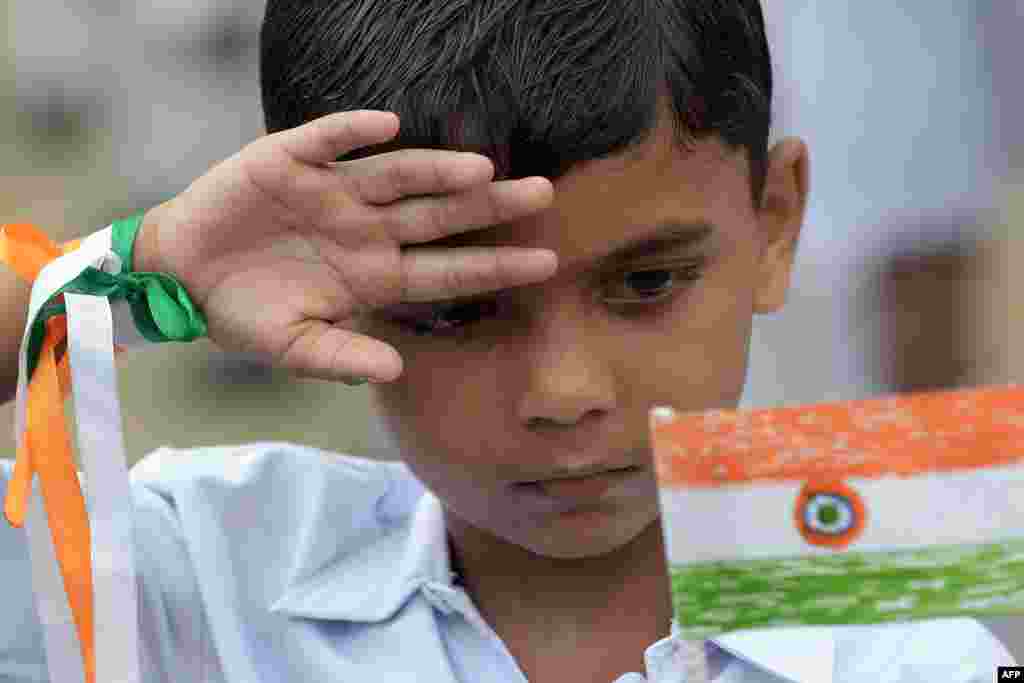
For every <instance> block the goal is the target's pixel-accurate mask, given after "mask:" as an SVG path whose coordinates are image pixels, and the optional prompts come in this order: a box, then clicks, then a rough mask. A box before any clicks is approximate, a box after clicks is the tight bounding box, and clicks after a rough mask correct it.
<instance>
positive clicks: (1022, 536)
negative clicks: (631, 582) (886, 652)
mask: <svg viewBox="0 0 1024 683" xmlns="http://www.w3.org/2000/svg"><path fill="white" fill-rule="evenodd" d="M650 424H651V436H652V446H653V449H654V459H655V469H656V472H657V476H658V487H659V488H658V495H659V501H660V504H661V511H662V523H663V529H664V534H665V543H666V552H667V555H668V563H669V567H670V573H671V577H672V594H673V600H674V603H675V612H676V617H677V619H678V620H679V623H680V624H681V625H682V627H683V628H684V629H685V630H687V631H688V632H689V633H690V634H691V635H692V636H694V637H710V636H712V635H716V634H719V633H722V632H726V631H733V630H739V629H746V628H761V627H773V626H788V625H798V624H871V623H879V622H885V621H910V620H914V619H928V618H938V617H949V616H994V615H1003V616H1005V615H1024V388H1022V387H1019V386H1003V387H985V388H976V389H964V390H959V391H944V392H930V393H919V394H904V395H897V396H893V397H886V398H878V399H868V400H861V401H850V402H842V403H839V402H836V403H823V404H817V405H806V406H797V407H785V408H772V409H762V410H749V411H710V412H703V413H689V414H683V413H680V412H676V411H673V410H672V409H670V408H661V407H659V408H655V409H653V410H652V411H651V422H650Z"/></svg>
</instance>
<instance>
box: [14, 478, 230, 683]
mask: <svg viewBox="0 0 1024 683" xmlns="http://www.w3.org/2000/svg"><path fill="white" fill-rule="evenodd" d="M12 469H13V461H9V460H0V500H3V499H4V498H6V495H7V482H8V481H9V480H10V478H11V472H12ZM132 496H133V505H134V508H135V509H134V523H135V570H136V582H137V586H138V603H139V606H138V609H139V613H138V614H137V615H136V617H137V618H138V620H139V622H138V623H139V645H140V653H139V657H140V662H139V664H140V673H141V677H142V680H144V681H147V683H150V682H152V683H171V682H172V681H175V682H177V681H197V682H199V683H204V682H205V681H214V680H219V676H220V674H219V669H218V664H217V660H216V657H215V656H214V653H213V647H212V643H211V642H210V638H209V628H208V624H207V618H206V615H205V614H204V611H203V608H202V601H201V599H200V594H199V589H198V583H197V581H196V576H195V572H194V570H193V568H192V564H191V562H190V560H189V557H188V553H187V552H186V548H185V543H184V540H183V537H182V534H181V529H180V526H179V524H178V522H177V519H176V515H175V511H174V509H173V507H172V505H171V504H170V502H169V501H168V500H166V499H165V498H163V497H161V496H160V495H158V494H157V493H156V492H154V491H153V490H151V489H150V488H149V487H147V486H145V485H144V484H140V483H135V482H133V485H132ZM0 605H3V609H2V613H3V618H0V683H48V682H49V675H48V672H47V669H46V651H45V648H44V644H43V633H42V627H41V625H40V622H39V617H38V614H37V612H36V606H35V596H34V593H33V590H32V577H31V564H30V560H29V553H28V542H27V538H26V534H25V531H24V529H18V528H14V527H12V526H11V525H10V524H8V523H7V521H6V520H3V519H0Z"/></svg>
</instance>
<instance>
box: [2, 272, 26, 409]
mask: <svg viewBox="0 0 1024 683" xmlns="http://www.w3.org/2000/svg"><path fill="white" fill-rule="evenodd" d="M31 293H32V285H31V284H30V283H28V282H25V281H24V280H22V279H21V278H19V277H18V276H17V275H16V274H15V272H14V271H13V270H11V268H10V267H9V266H7V265H6V264H2V265H0V402H2V403H7V402H8V401H10V400H12V399H13V398H14V395H15V393H16V392H17V388H18V349H19V348H20V347H21V336H22V334H23V333H24V331H25V319H26V318H27V317H28V302H29V297H30V296H31Z"/></svg>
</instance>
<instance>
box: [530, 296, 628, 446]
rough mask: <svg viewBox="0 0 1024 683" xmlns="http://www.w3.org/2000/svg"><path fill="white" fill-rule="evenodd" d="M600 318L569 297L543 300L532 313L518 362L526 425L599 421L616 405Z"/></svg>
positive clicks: (555, 425)
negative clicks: (593, 316) (599, 325)
mask: <svg viewBox="0 0 1024 683" xmlns="http://www.w3.org/2000/svg"><path fill="white" fill-rule="evenodd" d="M598 324H599V321H596V320H592V319H589V318H588V316H587V315H586V310H585V307H584V305H583V303H582V302H579V301H575V300H574V299H573V298H572V297H560V300H559V301H553V300H550V299H549V300H548V302H547V303H546V304H544V305H542V306H541V307H540V310H539V311H538V313H537V314H536V315H535V316H533V318H532V320H531V322H530V327H529V330H528V331H527V334H526V335H525V338H524V341H523V345H524V346H523V348H522V351H523V352H522V357H521V358H520V363H517V364H516V368H517V372H521V373H522V374H521V375H520V377H519V378H513V382H518V383H519V384H518V386H520V387H521V390H520V391H521V394H520V397H519V402H518V411H519V418H520V420H521V421H522V423H523V424H524V425H525V426H526V427H527V428H528V429H531V430H543V429H550V428H554V429H558V428H560V427H563V428H564V427H576V428H579V426H580V425H581V424H582V423H583V422H584V421H586V422H594V421H597V422H600V418H601V417H602V416H605V415H607V414H608V413H609V412H611V411H612V410H613V408H614V407H615V383H614V381H613V373H612V372H611V369H610V366H609V359H608V358H607V354H606V353H605V351H604V349H603V348H602V347H603V346H604V344H603V343H602V342H603V338H602V336H601V334H600V330H598V329H597V325H598Z"/></svg>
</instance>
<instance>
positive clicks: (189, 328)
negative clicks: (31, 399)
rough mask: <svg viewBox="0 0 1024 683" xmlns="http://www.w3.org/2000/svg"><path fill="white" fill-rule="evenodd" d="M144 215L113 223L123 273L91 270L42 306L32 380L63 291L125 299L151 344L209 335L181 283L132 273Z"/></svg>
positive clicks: (31, 355) (31, 349) (32, 345)
mask: <svg viewBox="0 0 1024 683" xmlns="http://www.w3.org/2000/svg"><path fill="white" fill-rule="evenodd" d="M144 215H145V214H144V213H139V214H137V215H135V216H132V217H130V218H124V219H121V220H118V221H115V222H114V224H113V229H112V235H111V247H112V249H113V251H114V253H115V254H116V255H117V256H118V258H120V259H121V272H119V273H117V274H111V273H106V272H104V271H102V270H99V269H97V268H93V267H88V268H86V269H85V270H83V271H82V272H81V274H79V276H78V277H76V278H75V279H73V280H71V281H70V282H68V283H67V284H66V285H64V286H63V287H61V288H60V289H59V290H57V292H55V293H54V298H53V299H51V301H50V302H49V303H47V304H45V305H43V306H42V307H41V308H40V310H39V314H38V315H37V316H36V319H35V320H34V321H33V323H32V329H31V330H30V332H29V340H28V350H27V360H28V376H29V377H31V376H32V373H33V372H34V371H35V368H36V365H37V364H38V361H39V352H40V351H41V349H42V345H43V338H44V337H45V336H46V321H47V320H49V319H50V318H52V317H53V316H55V315H63V314H65V313H66V308H65V305H64V302H63V301H62V300H58V299H57V297H58V296H59V295H61V294H65V293H72V294H89V295H92V296H102V297H106V298H108V299H110V300H112V301H116V300H119V299H125V300H127V301H128V305H129V307H130V309H131V312H132V319H133V320H134V322H135V327H136V329H138V331H139V334H141V335H142V336H143V337H144V338H145V339H146V340H147V341H150V342H153V343H157V344H159V343H164V342H191V341H195V340H196V339H200V338H202V337H205V336H206V335H207V332H208V327H207V323H206V317H205V316H204V315H203V313H202V311H200V310H199V309H198V308H196V306H195V304H194V303H192V299H191V298H190V297H189V295H188V292H187V291H186V290H185V287H184V286H182V284H181V283H180V282H178V280H177V279H175V278H174V277H173V276H172V275H170V274H168V273H136V272H133V271H132V260H133V256H134V246H135V237H136V236H137V235H138V233H139V229H140V228H141V227H142V221H143V217H144Z"/></svg>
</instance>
